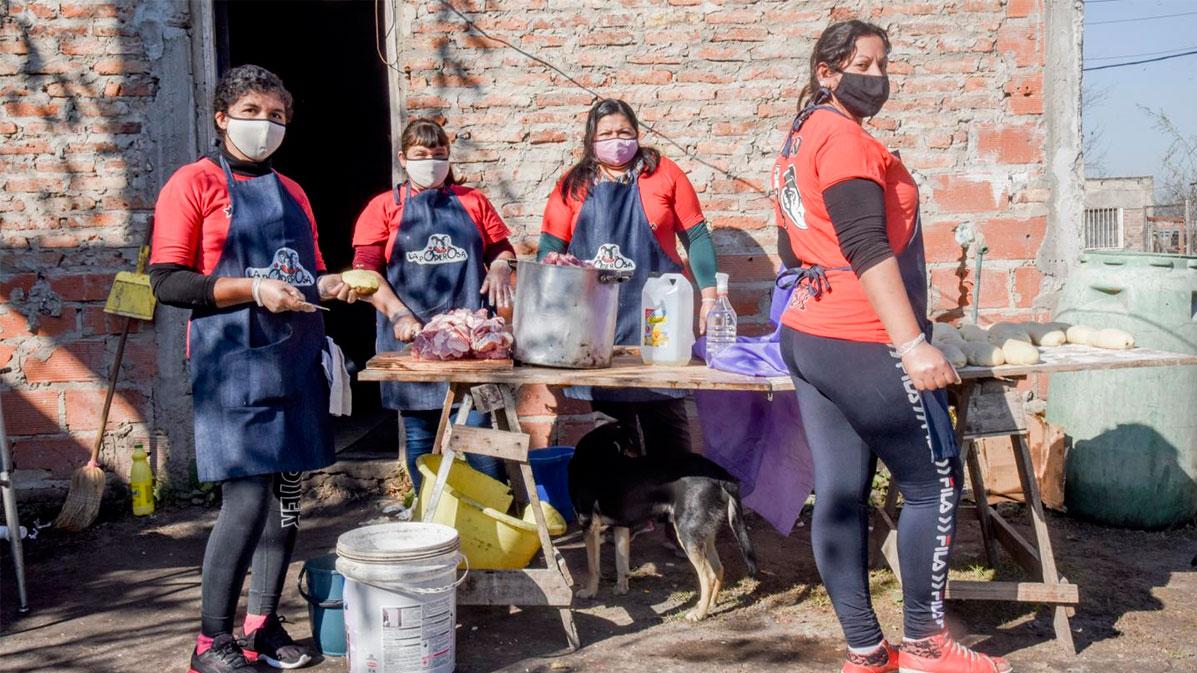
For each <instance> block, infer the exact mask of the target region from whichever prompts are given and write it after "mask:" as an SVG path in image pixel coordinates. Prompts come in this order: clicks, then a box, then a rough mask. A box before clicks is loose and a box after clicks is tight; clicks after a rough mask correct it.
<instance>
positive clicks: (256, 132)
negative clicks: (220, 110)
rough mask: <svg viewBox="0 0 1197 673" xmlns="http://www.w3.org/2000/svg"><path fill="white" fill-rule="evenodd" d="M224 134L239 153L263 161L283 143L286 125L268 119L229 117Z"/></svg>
mask: <svg viewBox="0 0 1197 673" xmlns="http://www.w3.org/2000/svg"><path fill="white" fill-rule="evenodd" d="M224 132H225V135H227V136H228V139H229V142H231V143H232V144H233V145H234V146H235V147H236V148H237V149H239V150H241V153H242V154H244V155H245V156H247V157H249V158H250V159H252V160H254V161H264V160H265V159H266V158H267V157H269V156H270V155H271V154H274V152H275V150H277V149H278V146H279V145H282V144H283V136H284V135H285V134H286V133H287V127H286V126H284V125H283V124H280V123H278V122H274V121H270V120H269V119H238V118H236V117H229V126H228V128H227V129H225V131H224Z"/></svg>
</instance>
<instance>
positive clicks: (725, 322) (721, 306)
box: [707, 273, 736, 366]
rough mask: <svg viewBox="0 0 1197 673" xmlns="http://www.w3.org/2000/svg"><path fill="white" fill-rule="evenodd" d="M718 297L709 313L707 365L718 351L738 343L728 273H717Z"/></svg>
mask: <svg viewBox="0 0 1197 673" xmlns="http://www.w3.org/2000/svg"><path fill="white" fill-rule="evenodd" d="M715 291H716V292H717V293H718V298H717V299H716V300H715V306H714V307H712V308H711V312H710V313H708V314H707V365H708V366H709V365H710V364H711V360H712V359H713V358H714V357H715V355H716V354H717V353H719V352H720V351H722V350H723V349H725V348H727V347H728V346H730V345H732V344H734V343H736V311H735V309H733V308H732V305H731V302H730V301H728V299H727V274H726V273H717V274H715Z"/></svg>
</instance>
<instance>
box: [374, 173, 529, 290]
mask: <svg viewBox="0 0 1197 673" xmlns="http://www.w3.org/2000/svg"><path fill="white" fill-rule="evenodd" d="M449 189H450V191H452V192H453V194H454V196H456V197H457V200H458V201H459V202H460V203H461V206H462V208H464V209H465V211H466V214H467V215H469V216H470V219H471V220H473V222H474V226H476V227H478V233H480V234H481V235H482V245H483V247H490V246H491V245H493V244H495V243H501V242H503V241H505V240H506V239H507V237H508V236H509V235H510V234H511V232H510V231H508V229H507V225H506V224H504V223H503V218H501V217H499V212H498V211H497V210H495V207H494V206H493V205H491V202H490V201H489V200H488V199H487V198H486V196H485V195H484V194H483V193H482V192H480V191H478V190H477V189H473V188H472V187H464V186H462V185H453V186H451V187H449ZM399 193H400V195H401V198H404V200H406V198H405V196H404V195H406V190H404V189H400V190H399ZM402 221H403V203H395V196H394V191H393V190H388V191H385V192H383V193H382V194H379V195H378V196H376V197H374V198H373V199H370V203H368V204H366V209H365V210H363V211H362V214H361V215H359V216H358V218H357V224H355V225H353V247H354V248H368V247H376V246H379V245H383V246H385V255H386V261H387V262H389V261H390V260H391V251H392V249H393V248H394V246H395V236H396V235H397V234H398V233H399V223H400V222H402ZM365 259H369V256H368V255H362V254H360V251H359V254H358V255H357V256H355V259H354V266H355V267H357V268H366V267H370V266H372V264H368V263H365V264H359V262H360V261H361V260H365ZM374 270H375V271H382V269H374Z"/></svg>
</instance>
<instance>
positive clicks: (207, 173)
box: [150, 159, 326, 275]
mask: <svg viewBox="0 0 1197 673" xmlns="http://www.w3.org/2000/svg"><path fill="white" fill-rule="evenodd" d="M277 175H278V177H279V180H281V181H282V183H283V186H284V187H285V188H286V189H287V192H288V193H289V194H291V196H292V197H294V198H295V200H296V201H298V202H299V205H300V207H301V208H303V212H305V213H307V216H308V221H310V222H311V224H312V241H313V242H314V243H315V247H316V271H324V270H326V267H325V266H324V256H323V255H321V254H320V242H319V237H318V235H317V233H316V216H315V215H313V214H312V204H311V203H310V202H309V201H308V197H307V194H304V193H303V189H302V188H301V187H300V186H299V184H298V183H296V182H295V181H294V180H292V179H291V178H288V177H287V176H285V175H282V174H281V173H278V174H277ZM250 178H251V176H248V175H238V174H236V173H234V174H233V179H235V180H249V179H250ZM230 206H231V203H230V202H229V186H228V182H227V180H226V179H225V176H224V171H223V170H221V168H220V166H218V165H217V164H215V163H213V162H212V161H211V160H210V159H200V160H199V161H196V162H195V163H191V164H187V165H186V166H183V167H182V168H180V169H179V170H177V171H175V173H174V175H172V176H170V179H169V180H167V181H166V185H164V186H163V187H162V191H161V192H159V193H158V203H157V204H156V205H155V206H154V245H153V248H152V250H153V252H152V253H151V254H150V264H182V265H184V266H188V267H191V268H193V269H195V270H196V271H199V272H200V273H202V274H204V275H208V274H211V273H212V270H213V269H215V268H216V264H217V263H218V262H219V261H220V254H221V252H222V251H223V250H224V242H225V239H226V238H228V235H229V213H230V212H231V209H230Z"/></svg>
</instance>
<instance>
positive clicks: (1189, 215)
mask: <svg viewBox="0 0 1197 673" xmlns="http://www.w3.org/2000/svg"><path fill="white" fill-rule="evenodd" d="M1194 238H1197V223H1194V222H1193V199H1192V198H1191V197H1188V196H1186V197H1185V254H1186V255H1193V254H1197V241H1194V240H1193V239H1194Z"/></svg>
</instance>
